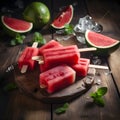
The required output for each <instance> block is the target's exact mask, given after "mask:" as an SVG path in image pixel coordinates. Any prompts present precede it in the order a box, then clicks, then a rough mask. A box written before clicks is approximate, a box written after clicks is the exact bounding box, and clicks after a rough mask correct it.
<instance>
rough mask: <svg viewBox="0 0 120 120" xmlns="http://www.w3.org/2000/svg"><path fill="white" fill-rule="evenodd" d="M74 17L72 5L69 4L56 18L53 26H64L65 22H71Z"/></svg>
mask: <svg viewBox="0 0 120 120" xmlns="http://www.w3.org/2000/svg"><path fill="white" fill-rule="evenodd" d="M72 18H73V7H72V5H69V6H67V7H66V8H65V9H64V10H63V11H62V12H61V14H60V15H58V17H57V18H55V19H54V21H53V23H52V26H53V27H54V28H58V29H61V28H64V26H65V24H69V23H70V22H71V20H72Z"/></svg>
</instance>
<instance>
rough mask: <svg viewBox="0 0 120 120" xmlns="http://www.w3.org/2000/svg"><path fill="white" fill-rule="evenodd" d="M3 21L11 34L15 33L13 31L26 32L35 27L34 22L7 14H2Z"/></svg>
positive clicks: (6, 29)
mask: <svg viewBox="0 0 120 120" xmlns="http://www.w3.org/2000/svg"><path fill="white" fill-rule="evenodd" d="M1 21H2V23H3V26H4V28H5V31H6V32H9V34H10V35H13V33H26V32H28V31H30V30H31V29H32V28H33V24H32V23H31V22H26V21H23V20H19V19H16V18H11V17H7V16H2V17H1Z"/></svg>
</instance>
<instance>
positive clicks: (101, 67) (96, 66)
mask: <svg viewBox="0 0 120 120" xmlns="http://www.w3.org/2000/svg"><path fill="white" fill-rule="evenodd" d="M89 67H90V68H96V69H105V70H108V69H109V68H108V66H102V65H93V64H89Z"/></svg>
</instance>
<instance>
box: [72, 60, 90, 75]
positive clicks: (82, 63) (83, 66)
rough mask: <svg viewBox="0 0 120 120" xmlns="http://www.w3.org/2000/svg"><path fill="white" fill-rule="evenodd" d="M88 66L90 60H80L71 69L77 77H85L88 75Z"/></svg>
mask: <svg viewBox="0 0 120 120" xmlns="http://www.w3.org/2000/svg"><path fill="white" fill-rule="evenodd" d="M89 64H90V59H86V58H80V60H79V62H78V63H77V64H74V65H72V66H71V67H72V68H73V69H74V70H75V71H76V74H77V76H80V77H85V76H86V75H87V73H88V68H89Z"/></svg>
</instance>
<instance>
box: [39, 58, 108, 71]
mask: <svg viewBox="0 0 120 120" xmlns="http://www.w3.org/2000/svg"><path fill="white" fill-rule="evenodd" d="M38 63H39V64H44V61H43V60H39V62H38ZM89 68H96V69H104V70H108V69H109V68H108V67H107V66H102V65H93V64H89Z"/></svg>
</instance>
